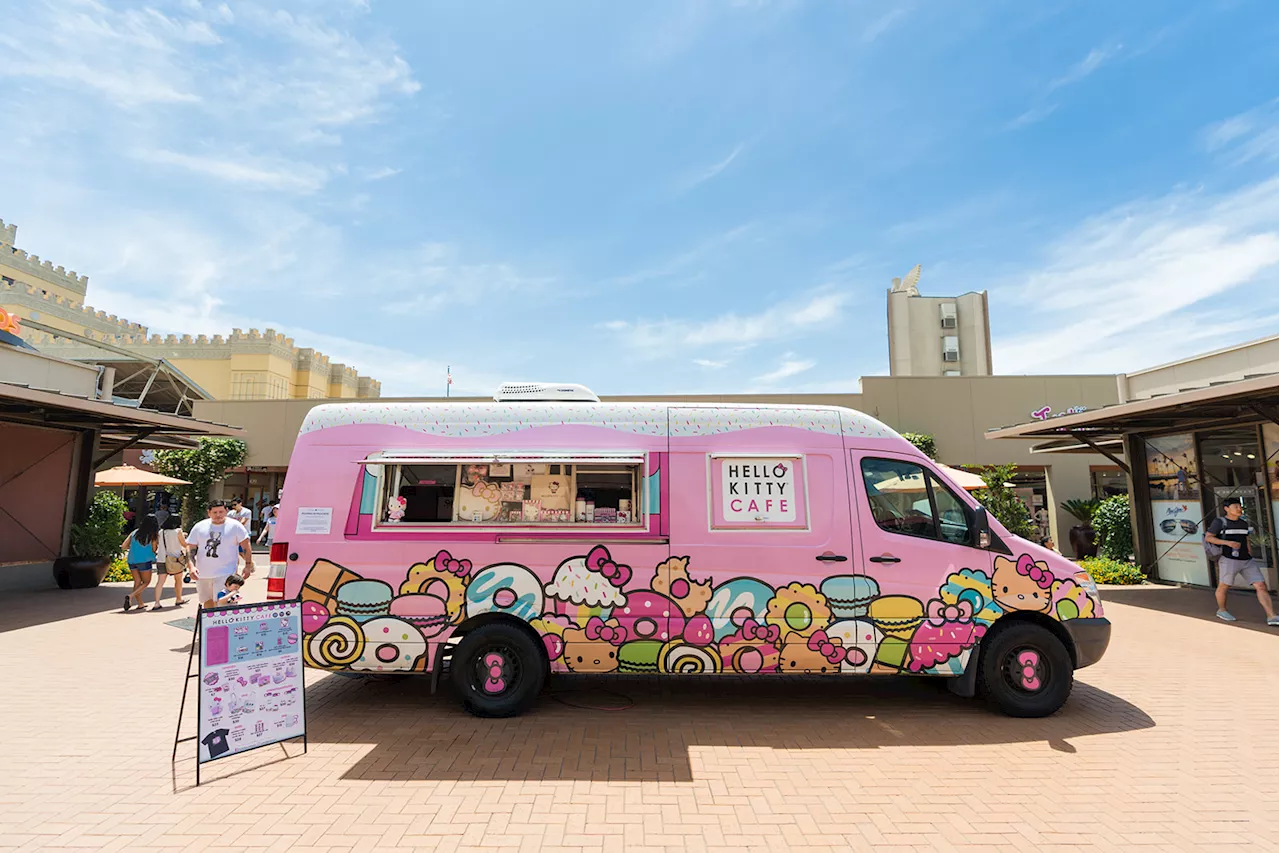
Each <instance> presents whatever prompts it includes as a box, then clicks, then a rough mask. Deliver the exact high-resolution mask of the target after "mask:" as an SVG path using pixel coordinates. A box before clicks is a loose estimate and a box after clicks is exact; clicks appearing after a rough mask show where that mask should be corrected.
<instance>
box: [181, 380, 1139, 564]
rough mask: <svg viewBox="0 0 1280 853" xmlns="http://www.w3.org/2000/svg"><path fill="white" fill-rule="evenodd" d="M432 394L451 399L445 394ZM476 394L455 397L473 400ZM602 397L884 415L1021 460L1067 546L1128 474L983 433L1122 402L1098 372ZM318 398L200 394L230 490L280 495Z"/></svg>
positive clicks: (947, 458) (989, 460)
mask: <svg viewBox="0 0 1280 853" xmlns="http://www.w3.org/2000/svg"><path fill="white" fill-rule="evenodd" d="M414 399H430V400H432V401H434V402H445V400H444V399H443V398H414ZM477 399H478V398H457V397H455V398H453V402H467V401H469V400H472V401H474V400H477ZM603 399H605V400H606V401H621V400H634V401H639V402H645V401H661V400H669V401H674V402H683V403H690V402H715V403H720V402H723V403H740V404H741V403H747V404H750V403H778V404H809V405H826V406H848V407H850V408H853V409H857V410H859V411H862V412H865V413H867V414H869V415H872V416H873V417H876V418H878V419H880V420H882V421H884V422H885V423H886V424H888V425H889V426H892V427H894V428H895V429H897V430H899V431H901V432H921V433H929V434H931V435H933V436H934V439H935V441H936V444H937V448H938V460H939V461H940V462H944V463H946V464H948V465H995V464H1013V465H1017V466H1018V474H1017V475H1016V476H1015V478H1014V483H1015V486H1016V487H1017V490H1018V494H1019V497H1021V498H1023V500H1024V502H1025V503H1026V504H1027V505H1028V506H1029V508H1031V509H1032V510H1033V513H1034V514H1036V515H1038V516H1039V517H1040V521H1041V522H1042V530H1043V533H1044V535H1048V536H1052V537H1053V538H1054V541H1055V542H1056V543H1057V544H1058V546H1059V549H1060V550H1062V549H1065V547H1066V538H1067V531H1068V530H1069V529H1070V527H1071V525H1072V524H1074V523H1075V522H1074V521H1073V520H1072V519H1071V517H1070V516H1069V515H1067V514H1066V513H1064V512H1062V511H1061V510H1060V509H1059V505H1060V504H1061V503H1062V501H1064V500H1067V499H1070V498H1087V497H1090V496H1092V495H1094V494H1096V493H1098V492H1099V490H1100V488H1101V487H1102V485H1103V484H1104V483H1107V482H1111V481H1112V480H1114V478H1116V477H1119V478H1120V479H1121V481H1122V482H1123V475H1122V474H1121V473H1120V468H1119V466H1117V465H1116V464H1115V463H1113V462H1112V461H1110V460H1109V459H1107V458H1106V457H1104V456H1101V455H1095V454H1089V455H1083V456H1077V455H1070V456H1054V457H1052V458H1048V459H1046V458H1044V457H1042V456H1039V455H1033V454H1032V453H1031V452H1030V448H1028V447H1026V446H1024V445H1019V444H1018V443H1016V442H1004V441H994V442H993V441H986V440H985V439H984V438H983V436H984V433H986V431H987V430H989V429H993V428H996V427H1001V426H1005V425H1007V424H1014V423H1020V422H1022V421H1025V420H1027V419H1028V418H1030V417H1032V414H1033V413H1034V412H1038V411H1041V410H1043V409H1044V408H1045V407H1049V408H1050V409H1052V410H1053V411H1055V412H1058V411H1065V410H1067V409H1069V408H1073V407H1076V408H1079V407H1083V408H1085V409H1096V408H1100V407H1102V406H1107V405H1111V404H1113V403H1115V402H1116V378H1115V376H1114V375H1110V374H1107V375H1102V376H975V377H961V378H959V379H955V378H944V377H940V376H939V377H928V376H911V377H890V376H871V377H866V378H864V379H863V380H862V393H861V394H763V395H721V396H674V395H673V396H661V397H658V396H627V397H605V398H603ZM318 402H320V401H311V400H281V401H270V402H264V401H234V400H219V401H206V402H197V403H196V404H195V407H194V413H195V416H196V417H198V418H202V419H205V420H211V421H216V422H220V423H233V424H236V425H238V426H241V427H243V428H244V430H245V441H246V442H247V444H248V454H249V455H248V458H247V465H248V468H247V470H245V471H239V472H235V473H233V474H231V475H229V476H228V478H227V480H226V481H225V482H224V484H223V486H222V489H223V494H224V495H225V496H231V495H235V496H244V497H246V498H248V499H249V501H250V503H251V504H255V505H256V504H257V502H258V501H259V500H264V499H267V498H270V497H273V496H276V495H278V494H279V490H280V488H281V487H282V486H283V484H284V473H285V471H286V469H287V467H288V464H289V455H290V454H291V453H292V451H293V444H294V440H295V439H296V438H297V435H298V428H299V427H300V426H301V425H302V421H303V419H304V418H305V417H306V414H307V412H308V411H310V410H311V408H312V407H313V406H315V405H317V403H318Z"/></svg>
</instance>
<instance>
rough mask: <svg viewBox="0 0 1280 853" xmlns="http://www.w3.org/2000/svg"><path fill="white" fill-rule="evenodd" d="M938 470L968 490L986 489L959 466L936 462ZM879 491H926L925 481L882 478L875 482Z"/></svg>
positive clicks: (916, 478) (910, 478)
mask: <svg viewBox="0 0 1280 853" xmlns="http://www.w3.org/2000/svg"><path fill="white" fill-rule="evenodd" d="M935 464H936V465H937V466H938V470H939V471H941V472H942V473H943V474H945V475H946V476H947V479H949V480H951V482H953V483H955V484H956V485H957V486H959V487H960V488H962V489H964V490H965V491H966V492H973V491H977V490H978V489H985V488H986V487H987V484H986V483H984V482H983V481H982V478H981V477H979V476H978V475H977V474H971V473H969V472H968V471H961V470H960V469H959V468H952V467H951V466H950V465H943V464H942V463H935ZM1005 485H1006V486H1012V485H1013V483H1005ZM875 488H876V491H877V492H918V491H924V481H923V480H922V479H920V477H918V476H915V477H911V476H907V477H892V478H890V479H888V480H882V481H881V482H879V483H876V484H875Z"/></svg>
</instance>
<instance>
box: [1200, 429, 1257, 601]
mask: <svg viewBox="0 0 1280 853" xmlns="http://www.w3.org/2000/svg"><path fill="white" fill-rule="evenodd" d="M1199 437H1200V464H1201V473H1202V475H1203V477H1204V484H1205V486H1206V488H1204V489H1202V490H1201V495H1202V498H1203V500H1204V519H1205V522H1204V523H1205V525H1206V526H1207V525H1208V524H1209V522H1210V521H1211V520H1212V519H1214V518H1217V517H1218V516H1219V515H1222V502H1223V501H1225V500H1226V499H1227V498H1239V499H1240V502H1241V504H1242V505H1243V507H1244V515H1245V518H1247V519H1249V521H1251V522H1252V523H1253V528H1254V535H1253V536H1252V537H1251V538H1250V540H1249V551H1250V552H1251V553H1252V554H1253V558H1254V559H1255V560H1257V561H1258V565H1259V566H1260V567H1262V568H1263V575H1264V576H1265V577H1266V578H1267V586H1268V588H1270V589H1275V588H1276V554H1275V520H1274V519H1273V518H1271V507H1270V506H1269V501H1267V500H1266V494H1267V475H1266V459H1265V457H1264V455H1263V452H1262V445H1261V442H1260V441H1259V439H1258V429H1257V427H1254V426H1250V427H1241V428H1238V429H1229V430H1216V431H1213V432H1204V433H1200V436H1199ZM1217 580H1218V579H1217V571H1216V567H1215V568H1214V577H1213V582H1214V583H1215V584H1216V583H1217Z"/></svg>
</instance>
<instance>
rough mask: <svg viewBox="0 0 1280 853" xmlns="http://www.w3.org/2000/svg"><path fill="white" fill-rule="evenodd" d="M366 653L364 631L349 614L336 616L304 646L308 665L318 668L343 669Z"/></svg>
mask: <svg viewBox="0 0 1280 853" xmlns="http://www.w3.org/2000/svg"><path fill="white" fill-rule="evenodd" d="M362 654H364V631H363V630H361V628H360V625H359V624H357V623H356V621H355V620H354V619H352V618H351V617H349V616H335V617H333V618H332V619H330V620H329V621H328V622H326V623H325V625H324V627H323V628H321V629H320V630H319V631H317V632H315V633H314V634H312V635H311V637H310V639H309V640H308V641H307V643H306V645H304V646H303V647H302V656H303V658H304V659H305V660H306V662H307V665H308V666H313V667H316V668H317V669H342V668H343V667H347V666H350V665H351V664H352V663H354V662H356V661H357V660H359V659H360V656H361V655H362Z"/></svg>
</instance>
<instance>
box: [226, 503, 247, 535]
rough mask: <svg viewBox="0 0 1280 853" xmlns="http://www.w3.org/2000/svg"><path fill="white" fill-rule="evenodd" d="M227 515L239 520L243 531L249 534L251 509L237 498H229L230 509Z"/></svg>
mask: <svg viewBox="0 0 1280 853" xmlns="http://www.w3.org/2000/svg"><path fill="white" fill-rule="evenodd" d="M227 515H229V516H230V517H231V518H234V519H235V520H236V521H238V522H240V524H241V525H243V526H244V532H245V533H250V534H251V532H252V530H253V511H252V510H250V509H249V508H248V507H247V506H245V505H244V504H243V503H241V501H240V499H239V498H232V499H231V511H230V512H228V513H227ZM251 535H252V534H251Z"/></svg>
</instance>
